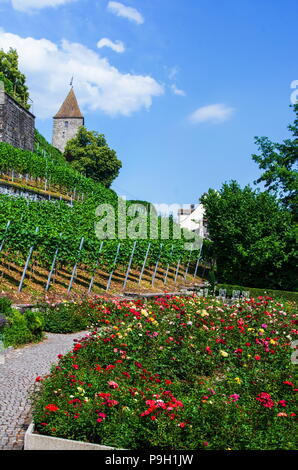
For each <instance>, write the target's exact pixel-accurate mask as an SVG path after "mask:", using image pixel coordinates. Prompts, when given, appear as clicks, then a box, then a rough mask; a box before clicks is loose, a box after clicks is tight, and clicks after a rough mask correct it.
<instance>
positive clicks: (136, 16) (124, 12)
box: [108, 2, 145, 24]
mask: <svg viewBox="0 0 298 470" xmlns="http://www.w3.org/2000/svg"><path fill="white" fill-rule="evenodd" d="M108 10H109V11H110V12H111V13H115V15H117V16H122V17H123V18H127V19H128V20H130V21H134V22H135V23H137V24H143V23H144V21H145V20H144V17H143V16H142V15H141V13H140V12H139V11H138V10H136V8H132V7H127V6H126V5H123V3H120V2H109V3H108Z"/></svg>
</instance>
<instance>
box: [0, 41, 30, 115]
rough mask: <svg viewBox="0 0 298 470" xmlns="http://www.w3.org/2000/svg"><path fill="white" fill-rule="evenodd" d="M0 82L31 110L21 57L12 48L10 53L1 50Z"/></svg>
mask: <svg viewBox="0 0 298 470" xmlns="http://www.w3.org/2000/svg"><path fill="white" fill-rule="evenodd" d="M0 80H3V81H4V86H5V89H6V91H7V93H9V94H10V95H12V96H13V97H14V98H15V99H16V100H17V101H18V102H19V103H21V104H22V105H23V106H24V107H25V108H26V109H29V108H30V105H29V104H28V99H29V91H28V87H27V86H26V77H25V75H24V74H23V73H22V72H20V70H19V56H18V53H17V51H16V49H12V48H10V49H9V51H8V52H4V51H3V49H0Z"/></svg>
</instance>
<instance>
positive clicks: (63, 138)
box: [52, 118, 84, 153]
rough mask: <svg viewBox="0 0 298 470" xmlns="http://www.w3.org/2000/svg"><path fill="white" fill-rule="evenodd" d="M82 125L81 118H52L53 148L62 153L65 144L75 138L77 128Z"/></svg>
mask: <svg viewBox="0 0 298 470" xmlns="http://www.w3.org/2000/svg"><path fill="white" fill-rule="evenodd" d="M83 125H84V119H83V118H54V128H53V140H52V145H53V147H56V148H57V149H59V150H60V151H61V152H62V153H63V152H64V149H65V146H66V144H67V142H68V141H69V140H70V139H73V138H74V137H75V136H76V134H77V132H78V129H79V127H80V126H83Z"/></svg>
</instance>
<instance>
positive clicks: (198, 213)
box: [178, 204, 208, 238]
mask: <svg viewBox="0 0 298 470" xmlns="http://www.w3.org/2000/svg"><path fill="white" fill-rule="evenodd" d="M178 223H179V225H180V227H181V228H187V229H188V230H191V231H193V232H196V233H197V234H198V235H199V236H200V237H202V238H207V237H208V230H207V220H206V218H205V209H204V206H203V204H191V205H189V206H184V207H183V209H179V210H178Z"/></svg>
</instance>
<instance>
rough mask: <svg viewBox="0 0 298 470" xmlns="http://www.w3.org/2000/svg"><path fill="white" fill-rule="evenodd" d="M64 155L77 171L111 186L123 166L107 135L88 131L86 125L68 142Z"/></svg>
mask: <svg viewBox="0 0 298 470" xmlns="http://www.w3.org/2000/svg"><path fill="white" fill-rule="evenodd" d="M64 156H65V158H66V160H67V161H69V162H70V163H71V165H72V167H73V168H75V169H76V170H77V171H79V172H80V173H83V174H85V175H86V176H87V177H89V178H92V179H93V180H94V181H97V182H99V183H102V184H103V185H105V186H106V187H110V186H111V184H112V182H113V180H114V179H115V178H116V177H117V176H118V174H119V170H120V168H121V167H122V163H121V161H120V160H118V158H117V154H116V152H115V150H112V149H110V148H109V146H108V144H107V142H106V139H105V136H104V135H103V134H99V133H98V132H95V131H88V130H87V129H86V128H85V127H84V126H81V127H80V128H79V130H78V132H77V135H76V136H75V137H74V138H73V139H71V140H69V141H68V142H67V145H66V148H65V151H64Z"/></svg>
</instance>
